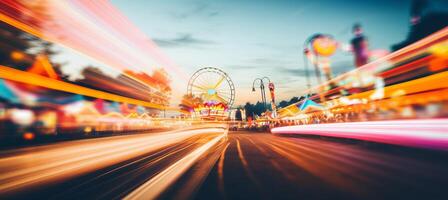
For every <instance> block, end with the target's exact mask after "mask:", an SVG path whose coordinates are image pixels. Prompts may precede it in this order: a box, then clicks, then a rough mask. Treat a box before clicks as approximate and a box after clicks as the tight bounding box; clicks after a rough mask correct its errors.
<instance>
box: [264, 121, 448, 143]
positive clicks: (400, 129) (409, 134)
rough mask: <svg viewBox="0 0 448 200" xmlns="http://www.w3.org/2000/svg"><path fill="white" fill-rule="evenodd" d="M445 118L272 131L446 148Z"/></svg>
mask: <svg viewBox="0 0 448 200" xmlns="http://www.w3.org/2000/svg"><path fill="white" fill-rule="evenodd" d="M447 130H448V119H426V120H391V121H372V122H350V123H331V124H311V125H300V126H285V127H279V128H273V129H272V130H271V132H272V133H273V134H298V135H321V136H330V137H338V138H350V139H358V140H365V141H372V142H379V143H386V144H395V145H402V146H411V147H423V148H434V149H443V150H448V132H447Z"/></svg>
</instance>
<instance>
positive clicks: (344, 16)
mask: <svg viewBox="0 0 448 200" xmlns="http://www.w3.org/2000/svg"><path fill="white" fill-rule="evenodd" d="M441 2H443V1H441V0H440V1H436V4H435V5H433V8H434V9H437V8H438V6H437V4H443V3H441ZM111 3H112V4H113V5H115V6H116V7H117V8H118V9H119V10H120V11H121V12H123V13H124V15H126V16H127V17H128V18H129V20H130V21H131V22H132V23H134V24H135V25H136V26H137V27H139V28H140V29H141V30H142V31H143V32H144V33H145V34H147V35H148V36H149V38H151V39H152V40H153V41H154V42H155V43H156V44H157V45H158V46H159V47H160V48H161V49H162V51H163V52H164V53H165V54H167V56H168V57H169V58H170V59H171V60H173V61H174V62H175V63H176V64H177V65H179V66H180V67H181V68H182V69H183V71H184V73H187V76H190V75H192V74H193V73H194V72H195V71H196V70H198V69H200V68H202V67H218V68H220V69H222V70H224V71H225V72H227V73H228V74H229V76H230V78H231V79H232V80H233V82H234V84H235V87H236V105H242V104H244V103H245V102H248V101H250V102H255V101H259V100H260V99H261V97H260V94H259V93H258V92H256V93H252V82H253V80H254V79H255V78H258V77H263V76H268V77H269V78H270V79H271V81H272V82H273V83H274V84H275V85H276V95H277V99H278V100H287V99H290V98H291V97H293V96H299V95H302V94H303V91H304V90H305V89H306V83H305V77H304V69H303V67H304V64H303V57H302V53H301V52H302V49H303V43H304V41H305V40H306V39H307V38H308V37H309V36H311V35H313V34H314V33H327V34H331V35H333V36H334V38H335V39H336V40H338V41H339V42H341V43H348V42H349V41H350V39H351V38H352V33H351V27H352V26H353V24H354V23H361V24H362V26H363V28H364V32H365V35H366V36H367V37H368V39H369V44H370V49H387V50H389V49H390V46H391V45H393V44H396V43H399V42H401V41H403V40H404V39H405V37H406V35H407V33H408V30H409V9H410V0H364V1H359V0H357V1H353V0H344V1H336V0H313V1H305V0H265V1H260V0H213V1H212V0H133V1H129V0H112V1H111ZM331 60H332V67H333V71H334V72H335V73H336V74H339V73H343V72H344V71H349V70H351V69H353V68H354V67H353V64H352V63H353V61H352V60H353V57H352V55H351V54H350V53H348V52H337V53H336V55H334V56H333V57H332V58H331ZM176 76H177V75H176V74H171V77H172V79H176ZM312 81H313V84H315V81H314V79H312ZM179 85H181V86H185V93H186V92H187V87H186V85H187V83H186V82H185V83H181V84H179ZM178 97H179V94H178V96H174V98H178Z"/></svg>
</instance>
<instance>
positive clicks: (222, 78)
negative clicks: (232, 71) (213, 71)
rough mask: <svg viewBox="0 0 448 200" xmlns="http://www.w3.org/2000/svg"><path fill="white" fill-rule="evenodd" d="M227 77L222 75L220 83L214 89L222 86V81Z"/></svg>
mask: <svg viewBox="0 0 448 200" xmlns="http://www.w3.org/2000/svg"><path fill="white" fill-rule="evenodd" d="M225 78H226V77H225V76H222V75H221V78H220V79H219V80H218V82H217V83H216V84H215V85H214V86H213V88H214V89H216V88H218V87H219V86H221V83H222V81H223V80H224V79H225Z"/></svg>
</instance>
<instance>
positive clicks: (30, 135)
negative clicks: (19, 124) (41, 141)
mask: <svg viewBox="0 0 448 200" xmlns="http://www.w3.org/2000/svg"><path fill="white" fill-rule="evenodd" d="M34 138H35V136H34V133H30V132H27V133H24V134H23V139H25V140H33V139H34Z"/></svg>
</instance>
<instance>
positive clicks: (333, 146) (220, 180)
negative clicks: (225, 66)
mask: <svg viewBox="0 0 448 200" xmlns="http://www.w3.org/2000/svg"><path fill="white" fill-rule="evenodd" d="M447 158H448V157H447V154H446V153H440V152H430V151H422V150H415V149H405V148H399V147H392V146H385V145H374V144H369V143H362V142H353V141H341V140H331V139H327V138H297V137H296V138H293V137H279V136H274V135H271V134H268V133H265V134H262V133H249V132H231V133H230V134H229V140H228V145H227V146H226V147H225V150H224V151H223V153H222V156H221V157H220V159H219V160H218V162H217V163H216V165H215V166H214V168H213V169H212V171H211V173H210V174H209V176H208V178H207V179H206V180H205V182H204V183H203V185H202V187H201V188H200V189H199V190H198V192H197V194H196V198H197V199H405V198H408V199H448V194H447V193H446V185H447V183H448V170H447V169H448V159H447Z"/></svg>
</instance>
